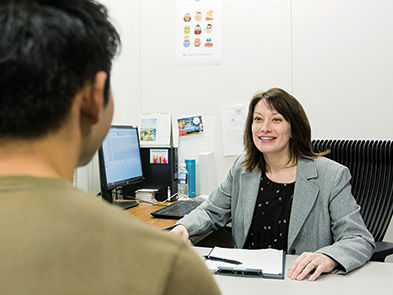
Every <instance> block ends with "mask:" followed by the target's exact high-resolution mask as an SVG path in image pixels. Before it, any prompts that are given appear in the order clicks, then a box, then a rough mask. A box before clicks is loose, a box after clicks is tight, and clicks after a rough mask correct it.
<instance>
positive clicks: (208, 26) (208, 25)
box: [205, 24, 213, 34]
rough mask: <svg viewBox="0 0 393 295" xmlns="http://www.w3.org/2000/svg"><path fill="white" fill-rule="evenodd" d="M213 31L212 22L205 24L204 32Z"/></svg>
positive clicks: (209, 32)
mask: <svg viewBox="0 0 393 295" xmlns="http://www.w3.org/2000/svg"><path fill="white" fill-rule="evenodd" d="M212 31H213V25H212V24H207V26H206V29H205V32H206V34H211V33H212Z"/></svg>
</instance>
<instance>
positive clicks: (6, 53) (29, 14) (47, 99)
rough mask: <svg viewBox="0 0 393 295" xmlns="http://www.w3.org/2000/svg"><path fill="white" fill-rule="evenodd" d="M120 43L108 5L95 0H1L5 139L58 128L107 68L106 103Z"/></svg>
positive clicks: (1, 129)
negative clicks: (79, 94)
mask: <svg viewBox="0 0 393 295" xmlns="http://www.w3.org/2000/svg"><path fill="white" fill-rule="evenodd" d="M119 46H120V38H119V35H118V33H117V32H116V30H115V28H114V27H113V26H112V24H111V23H110V22H109V21H108V15H107V10H106V8H105V7H104V6H102V5H101V4H99V3H97V2H95V1H94V0H67V1H62V0H2V1H1V2H0V139H1V138H3V139H24V140H35V139H40V138H42V137H45V136H47V135H50V134H51V133H53V132H56V131H57V130H58V129H59V128H60V127H61V126H62V124H63V123H64V121H65V120H66V119H67V116H68V115H69V113H70V111H71V107H72V104H73V102H74V99H75V96H76V95H77V93H78V92H79V91H80V90H81V89H82V88H84V87H85V86H86V85H89V84H91V85H93V86H94V85H95V84H97V74H98V73H101V74H102V73H106V75H101V76H100V77H101V81H103V83H104V86H105V87H104V89H103V93H102V95H103V105H106V104H107V103H108V100H109V99H110V98H109V97H110V90H109V73H110V70H111V65H112V59H113V57H114V56H115V54H116V53H117V52H118V49H119ZM100 77H98V78H100ZM98 82H100V81H98Z"/></svg>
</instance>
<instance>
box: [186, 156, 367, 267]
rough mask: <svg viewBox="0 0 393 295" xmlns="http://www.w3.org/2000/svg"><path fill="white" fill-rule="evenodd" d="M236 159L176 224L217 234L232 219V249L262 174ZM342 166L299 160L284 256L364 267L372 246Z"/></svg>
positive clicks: (245, 227)
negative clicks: (311, 255) (322, 257)
mask: <svg viewBox="0 0 393 295" xmlns="http://www.w3.org/2000/svg"><path fill="white" fill-rule="evenodd" d="M243 160H244V155H240V156H239V157H238V158H237V159H236V161H235V163H234V165H233V166H232V168H231V170H230V171H229V173H228V175H227V177H226V179H225V180H224V182H223V183H221V185H220V186H219V187H218V188H217V189H216V190H215V191H213V192H212V193H211V195H210V196H209V199H208V200H207V201H206V202H204V203H203V204H202V205H201V206H199V207H198V208H197V209H195V210H194V211H193V212H191V213H190V214H189V215H187V216H185V217H184V218H182V219H181V220H179V222H178V224H183V225H184V226H185V227H186V228H187V230H188V232H189V234H190V235H197V234H202V233H205V232H208V231H210V230H216V229H218V228H220V227H222V226H224V225H225V224H226V223H227V222H228V221H229V220H230V219H231V221H232V236H233V239H234V242H235V245H236V247H239V248H241V247H243V245H244V243H245V240H246V238H247V234H248V231H249V228H250V225H251V219H252V216H253V213H254V208H255V203H256V199H257V195H258V188H259V184H260V178H261V171H260V170H259V169H257V168H256V169H254V170H252V171H247V170H246V169H245V168H244V167H243V166H242V165H241V163H242V161H243ZM350 179H351V175H350V172H349V170H348V168H346V167H345V166H343V165H341V164H339V163H336V162H334V161H332V160H329V159H327V158H324V157H318V158H316V159H313V160H308V159H299V161H298V167H297V175H296V183H295V191H294V197H293V202H292V210H291V215H290V220H289V230H288V253H290V254H297V255H300V254H301V253H303V252H305V251H307V252H320V253H324V254H326V255H328V256H330V257H332V258H333V259H335V260H336V261H337V262H338V263H340V264H341V266H342V267H343V268H344V270H343V272H344V273H346V272H349V271H351V270H353V269H355V268H358V267H360V266H362V265H363V264H365V263H366V262H367V261H368V260H369V259H370V257H371V255H372V254H373V251H374V248H375V243H374V239H373V237H372V235H371V234H370V232H369V231H368V230H367V228H366V226H365V224H364V222H363V219H362V217H361V216H360V213H359V210H360V207H359V205H358V204H357V203H356V201H355V199H354V198H353V196H352V194H351V185H350Z"/></svg>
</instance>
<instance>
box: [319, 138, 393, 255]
mask: <svg viewBox="0 0 393 295" xmlns="http://www.w3.org/2000/svg"><path fill="white" fill-rule="evenodd" d="M312 146H313V150H314V151H315V152H322V151H325V150H327V149H330V151H331V152H330V153H329V154H328V155H326V157H327V158H330V159H332V160H334V161H336V162H339V163H341V164H343V165H345V166H347V167H348V168H349V170H350V171H351V174H352V194H353V196H354V197H355V199H356V201H357V202H358V204H359V205H360V207H361V209H360V213H361V215H362V217H363V219H364V222H365V224H366V226H367V228H368V230H369V231H370V232H371V234H372V235H373V236H374V239H375V242H376V244H377V247H376V249H375V253H374V255H373V256H372V258H371V260H372V261H381V262H383V261H385V258H386V256H388V255H390V254H393V243H390V242H384V241H383V238H384V236H385V234H386V231H387V229H388V226H389V223H390V220H391V218H392V214H393V168H392V166H393V141H390V140H326V139H324V140H313V141H312Z"/></svg>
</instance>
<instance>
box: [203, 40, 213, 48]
mask: <svg viewBox="0 0 393 295" xmlns="http://www.w3.org/2000/svg"><path fill="white" fill-rule="evenodd" d="M212 46H213V42H212V38H206V42H205V47H212Z"/></svg>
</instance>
